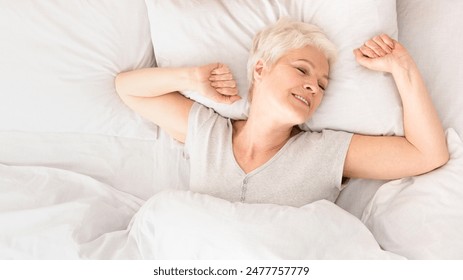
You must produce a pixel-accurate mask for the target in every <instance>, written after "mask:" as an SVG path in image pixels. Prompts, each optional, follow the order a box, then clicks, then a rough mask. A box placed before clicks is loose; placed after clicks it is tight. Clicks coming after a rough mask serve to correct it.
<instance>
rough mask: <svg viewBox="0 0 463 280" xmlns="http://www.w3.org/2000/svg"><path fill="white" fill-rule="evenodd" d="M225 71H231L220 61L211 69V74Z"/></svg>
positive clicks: (219, 73)
mask: <svg viewBox="0 0 463 280" xmlns="http://www.w3.org/2000/svg"><path fill="white" fill-rule="evenodd" d="M226 73H231V71H230V68H228V66H227V65H225V64H221V63H217V67H216V68H214V69H213V70H212V71H211V74H212V75H221V74H226Z"/></svg>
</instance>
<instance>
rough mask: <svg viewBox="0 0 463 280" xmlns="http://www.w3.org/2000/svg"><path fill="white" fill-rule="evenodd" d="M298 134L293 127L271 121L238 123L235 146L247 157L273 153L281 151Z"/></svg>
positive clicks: (250, 120) (250, 118) (258, 120)
mask: <svg viewBox="0 0 463 280" xmlns="http://www.w3.org/2000/svg"><path fill="white" fill-rule="evenodd" d="M295 133H297V130H295V129H294V128H293V127H292V126H289V125H282V124H278V123H276V122H274V121H272V120H270V119H264V118H254V117H253V115H252V114H250V115H249V118H248V120H247V121H241V122H236V123H235V127H234V137H233V144H234V147H235V148H236V149H239V150H240V151H241V152H243V153H244V154H245V155H246V156H247V157H250V158H253V157H255V156H256V155H262V154H266V153H273V152H275V151H278V150H280V149H281V148H282V147H283V146H284V145H285V144H286V142H287V141H288V140H289V139H290V138H291V136H293V135H294V134H295Z"/></svg>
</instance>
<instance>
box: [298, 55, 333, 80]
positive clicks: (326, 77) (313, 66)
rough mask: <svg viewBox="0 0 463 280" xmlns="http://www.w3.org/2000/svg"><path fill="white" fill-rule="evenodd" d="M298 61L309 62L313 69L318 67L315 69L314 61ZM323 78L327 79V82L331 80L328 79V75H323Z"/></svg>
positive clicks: (302, 59)
mask: <svg viewBox="0 0 463 280" xmlns="http://www.w3.org/2000/svg"><path fill="white" fill-rule="evenodd" d="M298 61H304V62H307V63H308V64H309V65H310V66H311V67H312V68H314V69H315V68H316V67H315V64H314V63H313V62H312V61H310V60H308V59H305V58H301V59H298ZM322 78H325V79H326V80H327V81H328V80H329V79H328V75H323V76H322Z"/></svg>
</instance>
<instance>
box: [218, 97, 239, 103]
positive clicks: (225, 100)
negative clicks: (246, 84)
mask: <svg viewBox="0 0 463 280" xmlns="http://www.w3.org/2000/svg"><path fill="white" fill-rule="evenodd" d="M240 99H241V96H239V95H216V96H215V98H214V100H215V101H216V102H220V103H225V104H232V103H234V102H236V101H238V100H240Z"/></svg>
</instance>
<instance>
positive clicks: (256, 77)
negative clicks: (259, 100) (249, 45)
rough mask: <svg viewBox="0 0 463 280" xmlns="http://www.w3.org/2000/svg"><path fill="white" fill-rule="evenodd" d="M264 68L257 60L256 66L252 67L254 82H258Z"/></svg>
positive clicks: (262, 63)
mask: <svg viewBox="0 0 463 280" xmlns="http://www.w3.org/2000/svg"><path fill="white" fill-rule="evenodd" d="M264 67H265V63H264V62H263V61H262V59H259V60H258V61H257V63H256V65H254V80H257V81H260V79H261V78H262V72H263V70H264Z"/></svg>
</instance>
